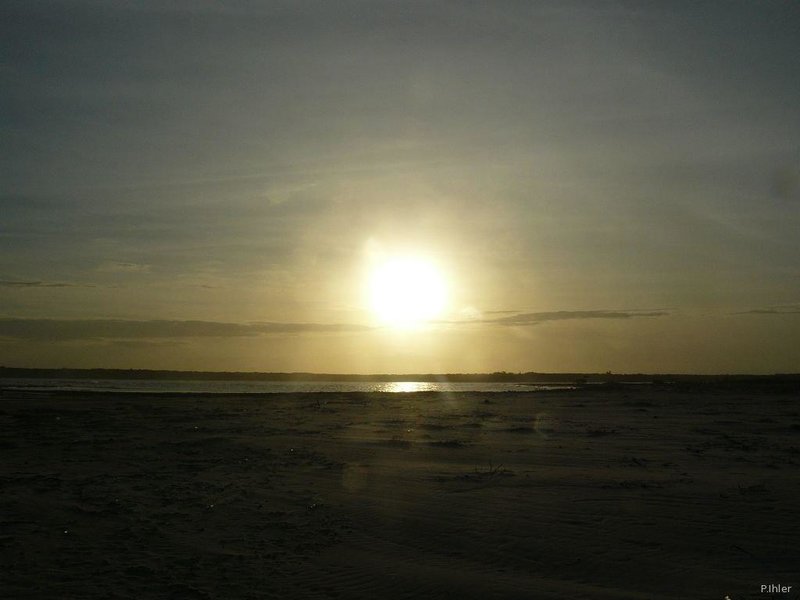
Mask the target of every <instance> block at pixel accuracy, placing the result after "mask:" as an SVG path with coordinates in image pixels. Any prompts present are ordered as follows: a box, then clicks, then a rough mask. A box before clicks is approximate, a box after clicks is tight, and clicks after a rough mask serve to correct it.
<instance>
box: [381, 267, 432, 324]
mask: <svg viewBox="0 0 800 600" xmlns="http://www.w3.org/2000/svg"><path fill="white" fill-rule="evenodd" d="M369 293H370V303H371V307H372V310H373V311H374V312H375V315H376V316H377V317H378V319H379V320H380V322H381V323H383V324H385V325H389V326H392V327H397V328H411V327H415V326H417V325H420V324H422V323H424V322H425V321H430V320H431V319H434V318H436V317H437V316H439V315H440V314H441V312H442V310H443V309H444V305H445V299H446V289H445V284H444V278H443V277H442V275H441V273H440V272H439V270H438V269H437V268H436V266H435V265H434V264H433V263H431V262H429V261H427V260H423V259H420V258H394V259H390V260H387V261H385V262H382V263H380V264H378V265H377V266H376V267H375V269H374V270H373V271H372V275H371V278H370V282H369Z"/></svg>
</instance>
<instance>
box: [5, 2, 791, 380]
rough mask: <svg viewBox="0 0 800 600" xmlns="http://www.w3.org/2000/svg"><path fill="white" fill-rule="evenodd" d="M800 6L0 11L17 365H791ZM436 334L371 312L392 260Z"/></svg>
mask: <svg viewBox="0 0 800 600" xmlns="http://www.w3.org/2000/svg"><path fill="white" fill-rule="evenodd" d="M798 31H800V5H798V4H797V3H794V2H788V1H778V0H763V1H759V2H753V1H746V2H736V1H730V2H679V1H672V0H670V1H668V2H667V1H664V2H647V1H641V2H639V1H637V2H632V1H631V2H627V1H625V2H623V1H608V2H602V1H593V2H570V1H569V0H567V1H562V0H559V1H552V2H550V1H542V2H536V1H530V2H523V1H496V2H495V1H493V2H476V1H461V2H459V1H435V0H431V1H425V2H380V1H369V2H366V1H364V2H350V1H348V0H342V1H337V2H305V1H294V0H293V1H291V2H288V1H287V2H255V1H248V0H240V1H233V0H231V1H224V0H216V1H212V0H207V1H202V0H197V1H195V0H193V1H188V0H187V1H179V0H174V1H157V2H156V1H149V0H142V1H139V2H134V1H132V0H116V1H114V0H102V1H100V0H96V1H89V0H74V1H70V2H66V1H56V0H41V1H38V2H29V1H27V0H25V1H14V0H6V1H5V2H3V3H2V5H0V86H2V89H3V93H2V96H0V128H1V129H0V130H1V131H2V135H0V364H2V365H5V366H20V367H110V368H154V369H193V370H239V371H314V372H332V373H333V372H335V373H386V372H390V373H442V372H492V371H500V370H504V371H540V372H576V371H581V372H605V371H614V372H651V373H675V372H684V373H773V372H798V371H800V235H798V231H800V101H798V100H800V36H798ZM392 256H398V257H402V256H414V257H422V258H424V260H426V261H428V263H429V264H431V265H435V267H436V269H437V272H438V273H440V276H441V278H442V282H443V285H445V286H446V290H447V299H446V305H445V307H444V310H443V312H441V313H440V314H438V315H437V317H436V318H435V319H433V320H432V321H430V322H427V323H424V324H420V325H418V326H416V327H412V328H407V329H402V328H395V327H391V326H387V324H386V323H382V322H379V321H378V320H376V316H375V314H374V312H373V311H372V310H371V309H370V306H369V303H368V300H367V299H366V298H367V297H368V296H369V292H368V286H369V284H368V282H369V281H370V277H371V273H372V271H371V269H374V268H375V265H376V260H377V259H376V257H392Z"/></svg>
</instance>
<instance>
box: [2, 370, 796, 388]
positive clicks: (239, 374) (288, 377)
mask: <svg viewBox="0 0 800 600" xmlns="http://www.w3.org/2000/svg"><path fill="white" fill-rule="evenodd" d="M0 378H5V379H11V378H14V379H25V378H27V379H150V380H183V381H186V380H195V381H378V382H381V381H425V382H453V383H461V382H465V383H472V382H491V383H495V382H509V383H531V384H540V383H578V384H591V383H626V382H627V383H634V382H635V383H664V384H667V383H678V382H687V383H688V382H696V383H703V382H706V383H721V382H730V383H758V382H764V383H768V382H772V383H777V382H782V383H785V382H800V373H776V374H773V375H724V374H721V375H689V374H664V373H658V374H648V373H611V372H606V373H538V372H535V371H529V372H526V373H522V372H520V373H511V372H506V371H497V372H494V373H440V374H436V373H381V374H369V375H365V374H356V373H308V372H293V373H260V372H252V371H172V370H157V369H33V368H22V367H0Z"/></svg>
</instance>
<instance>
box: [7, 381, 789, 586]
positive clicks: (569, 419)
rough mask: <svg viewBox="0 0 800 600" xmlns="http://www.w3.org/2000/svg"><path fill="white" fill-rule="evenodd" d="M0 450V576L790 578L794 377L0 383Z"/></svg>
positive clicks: (85, 579)
mask: <svg viewBox="0 0 800 600" xmlns="http://www.w3.org/2000/svg"><path fill="white" fill-rule="evenodd" d="M0 450H2V456H3V462H2V464H3V470H2V474H1V476H0V483H1V484H2V487H1V488H0V491H1V492H2V493H1V494H0V553H2V564H3V565H4V567H3V570H2V573H0V578H2V581H0V589H2V590H3V592H2V595H3V596H4V597H7V598H15V599H17V598H19V599H22V598H37V599H38V598H81V599H84V598H86V599H93V598H98V599H99V598H104V599H105V598H121V599H122V598H126V599H128V598H129V599H134V598H136V599H142V598H170V599H173V598H174V599H184V598H186V599H190V598H191V599H194V598H196V599H240V598H241V599H257V598H258V599H261V598H276V599H277V598H286V599H292V598H298V599H301V598H302V599H304V598H309V599H312V598H313V599H317V598H319V599H324V598H341V599H376V598H381V599H401V598H420V599H422V598H468V599H473V598H474V599H488V598H497V599H523V598H524V599H527V600H536V599H542V600H556V599H559V600H567V599H570V600H574V599H587V600H589V599H592V600H605V599H608V600H611V599H615V600H616V599H642V600H645V599H648V600H667V599H675V600H677V599H687V598H698V599H700V598H709V599H718V600H722V599H723V598H725V596H726V595H727V596H729V597H730V598H731V599H732V600H741V599H744V598H767V597H776V598H777V597H781V598H786V597H788V598H792V597H797V592H800V587H798V586H800V577H798V573H800V571H798V564H800V548H798V540H800V502H798V491H800V467H799V466H798V465H800V405H798V395H797V390H796V389H795V388H792V387H786V388H781V387H778V388H776V389H772V388H766V387H765V388H763V389H762V388H761V387H748V386H746V385H743V386H738V387H737V386H728V387H715V386H702V385H696V386H668V385H641V386H635V385H630V386H619V385H618V386H607V387H604V386H596V387H595V388H594V389H575V390H561V391H559V390H554V391H541V392H520V393H470V392H459V393H373V394H369V393H338V394H332V393H326V394H322V393H319V394H314V393H308V394H251V395H219V394H113V393H89V392H73V393H66V392H38V393H37V392H22V391H11V390H4V391H3V394H2V396H0ZM778 583H779V584H783V585H787V586H789V585H791V586H793V587H792V590H791V593H789V594H776V595H775V596H770V595H768V594H762V593H761V592H760V587H761V585H764V584H778Z"/></svg>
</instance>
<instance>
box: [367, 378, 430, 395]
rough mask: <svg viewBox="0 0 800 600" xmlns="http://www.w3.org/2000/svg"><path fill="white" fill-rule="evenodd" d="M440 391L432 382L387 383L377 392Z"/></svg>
mask: <svg viewBox="0 0 800 600" xmlns="http://www.w3.org/2000/svg"><path fill="white" fill-rule="evenodd" d="M437 390H439V388H438V387H437V385H436V383H434V382H431V381H387V382H386V383H381V384H378V386H377V389H376V390H375V391H377V392H434V391H437Z"/></svg>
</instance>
